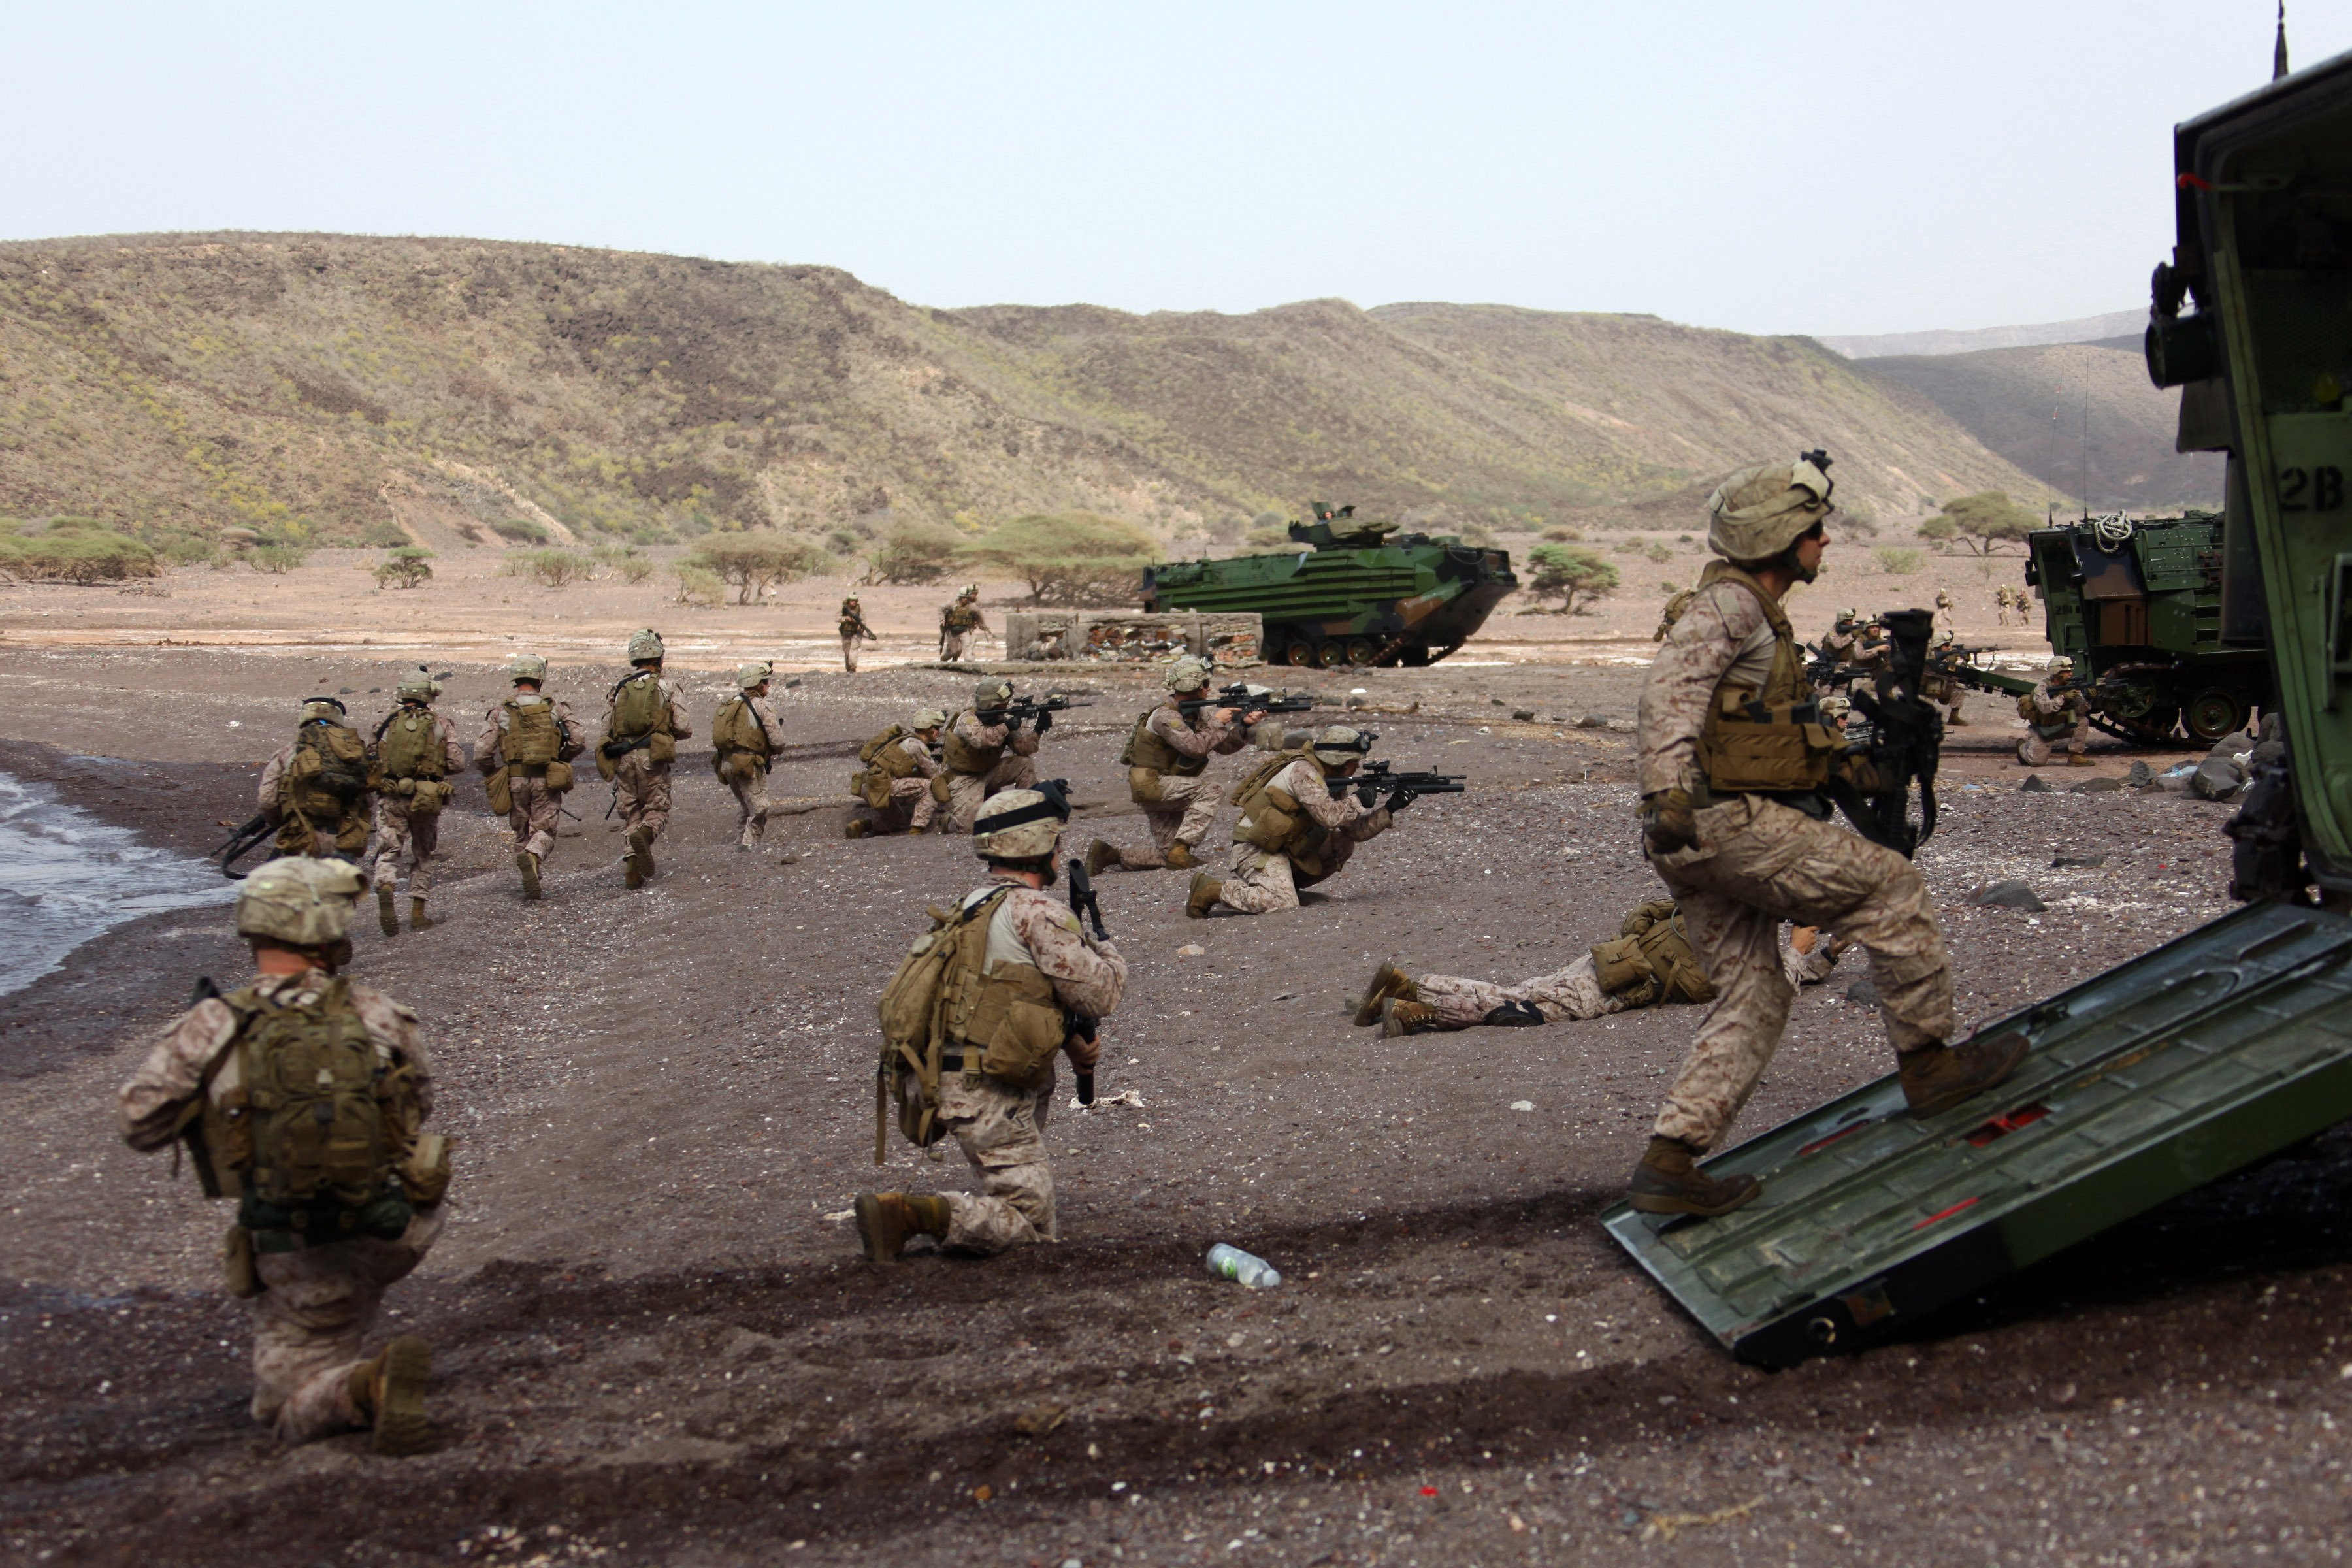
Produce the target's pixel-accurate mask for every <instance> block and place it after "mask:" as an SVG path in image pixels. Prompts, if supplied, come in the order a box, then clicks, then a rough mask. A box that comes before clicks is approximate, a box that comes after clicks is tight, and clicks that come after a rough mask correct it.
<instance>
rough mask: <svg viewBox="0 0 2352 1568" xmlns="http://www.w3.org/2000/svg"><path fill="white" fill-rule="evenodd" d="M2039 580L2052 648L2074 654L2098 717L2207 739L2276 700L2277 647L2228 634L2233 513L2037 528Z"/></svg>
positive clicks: (2102, 722) (2132, 734)
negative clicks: (2225, 567) (2226, 577)
mask: <svg viewBox="0 0 2352 1568" xmlns="http://www.w3.org/2000/svg"><path fill="white" fill-rule="evenodd" d="M2026 549H2027V551H2028V552H2029V553H2028V555H2027V558H2026V565H2025V581H2026V584H2027V586H2029V587H2031V588H2032V589H2034V590H2035V591H2036V592H2037V593H2038V594H2039V595H2041V597H2042V617H2043V621H2044V624H2045V626H2047V628H2048V634H2049V637H2050V647H2051V650H2052V651H2053V653H2056V654H2057V655H2059V656H2060V657H2061V658H2071V659H2073V660H2074V671H2075V674H2076V675H2077V676H2078V677H2080V678H2081V679H2083V681H2084V684H2085V685H2086V687H2087V688H2088V689H2089V691H2090V693H2091V697H2092V722H2093V723H2095V724H2096V725H2098V727H2099V728H2101V729H2102V730H2105V731H2107V732H2108V733H2109V734H2112V735H2116V736H2120V737H2121V738H2122V739H2124V740H2126V741H2140V742H2148V743H2150V744H2157V743H2161V742H2165V741H2168V740H2170V739H2171V738H2172V736H2173V734H2174V731H2175V730H2176V729H2178V728H2183V727H2185V728H2186V729H2187V730H2188V731H2189V734H2190V735H2191V736H2193V737H2194V738H2195V739H2197V740H2200V741H2202V742H2206V743H2207V744H2209V745H2210V744H2211V743H2212V742H2215V741H2218V740H2220V739H2221V737H2222V736H2224V735H2227V734H2229V733H2230V732H2231V731H2234V730H2237V729H2240V728H2241V727H2242V726H2243V725H2244V723H2245V722H2246V716H2247V714H2248V713H2249V712H2250V711H2251V710H2253V709H2256V708H2261V709H2263V710H2268V709H2269V708H2270V706H2271V669H2270V655H2269V654H2268V653H2267V652H2265V651H2264V650H2263V648H2262V647H2259V646H2254V647H2242V646H2236V647H2233V646H2231V645H2228V644H2225V643H2223V642H2222V640H2221V514H2220V513H2219V512H2210V511H2196V510H2191V511H2188V512H2186V513H2184V514H2183V515H2181V516H2179V517H2167V518H2148V519H2145V520H2143V521H2132V520H2131V519H2129V518H2126V517H2101V518H2086V519H2084V521H2081V522H2073V523H2066V524H2063V525H2061V526H2059V527H2056V528H2044V529H2036V530H2035V531H2033V533H2032V536H2031V537H2030V538H2029V539H2028V541H2027V542H2026Z"/></svg>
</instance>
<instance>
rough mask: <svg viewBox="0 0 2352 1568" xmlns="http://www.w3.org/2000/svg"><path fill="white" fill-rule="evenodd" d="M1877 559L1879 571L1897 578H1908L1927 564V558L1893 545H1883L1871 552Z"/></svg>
mask: <svg viewBox="0 0 2352 1568" xmlns="http://www.w3.org/2000/svg"><path fill="white" fill-rule="evenodd" d="M1871 554H1872V555H1874V556H1875V557H1877V560H1878V569H1879V570H1880V571H1881V572H1886V573H1891V574H1894V575H1895V576H1897V577H1908V576H1910V575H1911V574H1913V573H1914V572H1916V571H1917V570H1919V568H1920V567H1922V566H1924V565H1926V564H1927V556H1926V555H1925V554H1923V553H1922V552H1919V551H1916V550H1904V549H1901V548H1898V547H1897V546H1895V545H1892V544H1882V545H1880V546H1879V547H1878V548H1877V549H1875V550H1874V551H1872V552H1871Z"/></svg>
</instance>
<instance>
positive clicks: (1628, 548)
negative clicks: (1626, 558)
mask: <svg viewBox="0 0 2352 1568" xmlns="http://www.w3.org/2000/svg"><path fill="white" fill-rule="evenodd" d="M1610 548H1611V549H1612V550H1614V551H1615V552H1617V553H1618V554H1620V555H1639V554H1640V553H1642V542H1641V541H1640V540H1638V539H1621V540H1619V541H1618V542H1616V543H1615V544H1613V545H1612V546H1611V547H1610Z"/></svg>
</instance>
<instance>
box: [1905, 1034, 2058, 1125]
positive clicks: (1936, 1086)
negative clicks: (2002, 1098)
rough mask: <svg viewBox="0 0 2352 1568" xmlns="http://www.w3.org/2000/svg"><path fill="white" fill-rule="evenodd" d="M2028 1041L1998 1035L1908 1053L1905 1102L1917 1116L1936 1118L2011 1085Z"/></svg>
mask: <svg viewBox="0 0 2352 1568" xmlns="http://www.w3.org/2000/svg"><path fill="white" fill-rule="evenodd" d="M2027 1044H2028V1042H2027V1040H2026V1037H2025V1036H2024V1034H2023V1033H2022V1032H2021V1031H2016V1030H2012V1031H2011V1032H2009V1033H2007V1034H2001V1035H1995V1036H1993V1037H1991V1038H1990V1039H1988V1040H1964V1041H1962V1042H1961V1043H1960V1044H1958V1045H1957V1046H1929V1047H1927V1048H1925V1049H1924V1050H1916V1051H1905V1052H1904V1053H1903V1055H1902V1057H1901V1058H1899V1061H1900V1064H1901V1067H1902V1069H1903V1070H1902V1080H1903V1099H1904V1100H1905V1101H1906V1103H1907V1104H1908V1105H1909V1106H1910V1107H1911V1114H1912V1115H1914V1116H1923V1117H1924V1116H1934V1115H1937V1113H1939V1112H1941V1111H1946V1110H1951V1109H1952V1107H1954V1106H1956V1105H1958V1104H1959V1103H1960V1102H1961V1101H1962V1100H1969V1099H1973V1098H1974V1097H1975V1096H1977V1095H1979V1094H1982V1093H1983V1092H1984V1091H1985V1090H1986V1089H1992V1088H1994V1087H1996V1086H1997V1085H2000V1084H2003V1083H2006V1082H2008V1081H2009V1079H2010V1076H2011V1074H2013V1073H2014V1072H2016V1071H2017V1068H2018V1064H2020V1063H2021V1062H2022V1061H2024V1060H2025V1051H2026V1047H2027Z"/></svg>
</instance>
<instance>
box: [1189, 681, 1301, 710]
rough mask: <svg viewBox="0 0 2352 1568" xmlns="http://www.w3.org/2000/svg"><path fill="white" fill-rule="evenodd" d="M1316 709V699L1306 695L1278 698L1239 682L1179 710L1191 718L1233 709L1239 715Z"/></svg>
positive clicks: (1269, 691) (1264, 689)
mask: <svg viewBox="0 0 2352 1568" xmlns="http://www.w3.org/2000/svg"><path fill="white" fill-rule="evenodd" d="M1314 706H1315V699H1313V698H1312V697H1308V696H1306V695H1304V694H1303V693H1302V694H1301V695H1299V696H1296V697H1277V696H1276V695H1275V693H1274V689H1273V688H1272V687H1267V686H1248V685H1244V684H1243V683H1242V682H1240V681H1235V682H1234V684H1233V685H1231V686H1225V687H1220V688H1219V689H1216V690H1215V691H1213V692H1211V693H1210V694H1209V695H1208V696H1206V697H1202V698H1196V699H1193V700H1189V701H1183V702H1179V703H1177V704H1176V710H1177V711H1178V712H1180V713H1181V714H1183V715H1184V717H1186V718H1187V719H1190V718H1191V717H1192V715H1193V714H1195V713H1198V712H1200V711H1202V710H1203V709H1209V708H1230V709H1232V710H1234V712H1236V713H1305V712H1307V711H1309V710H1312V709H1313V708H1314Z"/></svg>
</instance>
